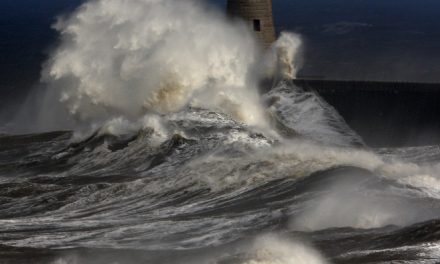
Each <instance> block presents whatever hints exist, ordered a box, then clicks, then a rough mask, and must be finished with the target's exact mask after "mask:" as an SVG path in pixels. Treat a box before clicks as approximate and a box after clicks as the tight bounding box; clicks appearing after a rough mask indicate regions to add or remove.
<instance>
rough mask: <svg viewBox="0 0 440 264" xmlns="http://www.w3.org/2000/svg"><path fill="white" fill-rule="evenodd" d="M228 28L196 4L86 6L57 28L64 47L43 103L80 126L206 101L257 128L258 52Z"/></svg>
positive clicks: (99, 1)
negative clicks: (62, 111) (255, 70)
mask: <svg viewBox="0 0 440 264" xmlns="http://www.w3.org/2000/svg"><path fill="white" fill-rule="evenodd" d="M231 23H232V22H229V21H227V19H226V18H225V17H223V16H222V15H220V14H218V13H216V12H214V11H213V10H208V8H206V7H205V6H203V4H202V3H201V2H199V1H191V0H185V1H177V0H160V1H159V0H130V1H125V0H94V1H89V2H87V3H86V4H84V5H83V6H81V7H80V8H79V9H78V10H77V11H76V12H75V13H74V14H72V15H70V16H69V17H67V18H63V19H59V21H58V22H57V24H56V25H55V28H56V30H58V31H59V32H60V34H61V43H60V45H59V47H58V48H57V49H56V50H55V52H54V53H53V54H52V56H51V58H50V59H49V60H48V62H47V63H46V65H45V68H44V72H43V77H42V80H43V82H44V83H46V84H47V86H48V87H49V89H48V93H47V95H46V97H48V98H49V101H53V102H59V103H60V106H61V107H65V108H66V109H67V110H68V113H69V115H70V116H71V117H73V119H75V121H77V122H79V123H81V122H90V121H91V120H92V121H96V120H98V121H99V120H106V119H108V118H111V117H114V116H125V117H128V118H138V117H141V116H142V115H144V114H145V113H147V112H156V113H161V114H164V113H168V112H173V111H177V110H179V109H181V108H182V107H184V106H186V105H188V104H191V103H199V104H200V102H203V106H210V107H213V108H221V109H222V110H223V111H225V112H227V113H228V114H231V115H232V116H233V117H235V118H237V119H240V120H242V121H244V122H248V123H250V124H257V123H259V122H261V120H262V116H263V115H262V111H261V109H260V108H259V107H258V104H259V102H258V95H257V92H256V89H255V83H256V82H254V81H253V79H254V78H252V76H251V75H252V67H253V65H254V64H255V63H256V60H257V58H258V54H259V53H260V50H259V48H258V45H257V44H256V41H255V39H254V37H253V35H252V33H251V32H249V30H248V29H247V28H246V26H245V25H244V24H239V23H238V24H237V22H234V23H235V24H231ZM207 94H209V95H210V96H207ZM197 99H198V100H197ZM238 105H240V107H238ZM231 106H232V108H233V109H230V107H231ZM46 107H47V105H46ZM50 107H53V105H51V106H50ZM238 108H239V109H238ZM62 118H63V117H62Z"/></svg>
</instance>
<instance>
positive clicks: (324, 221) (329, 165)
mask: <svg viewBox="0 0 440 264" xmlns="http://www.w3.org/2000/svg"><path fill="white" fill-rule="evenodd" d="M191 3H196V2H189V1H181V0H161V1H156V0H129V1H123V0H96V1H91V2H88V4H86V5H85V6H83V7H82V8H80V9H76V7H77V6H78V5H79V4H80V1H57V2H56V4H55V2H50V1H31V0H29V1H21V2H20V1H4V2H3V1H2V3H1V5H2V13H1V14H3V15H4V16H1V17H0V21H1V24H0V26H1V27H0V29H2V30H5V32H9V33H10V34H11V35H9V36H11V37H10V38H2V42H1V45H2V46H1V47H2V50H1V53H2V54H5V55H8V56H9V57H8V56H5V57H1V58H3V60H4V62H2V63H1V64H2V67H3V68H2V69H1V72H2V74H3V75H4V76H9V77H10V79H5V80H8V81H7V82H5V83H13V84H14V83H15V80H22V81H23V83H22V84H20V85H22V86H23V87H25V88H23V89H24V90H23V91H22V90H20V89H19V88H5V89H3V88H2V91H3V92H2V94H3V95H5V96H2V99H3V101H4V102H9V98H14V100H18V101H20V99H17V98H18V97H20V96H18V95H17V97H15V96H13V95H14V93H15V92H16V91H17V92H18V93H22V92H23V93H27V92H25V90H26V89H28V90H26V91H30V92H32V93H33V94H34V95H35V98H36V99H38V100H35V101H34V102H32V103H25V104H20V107H19V108H17V107H12V108H4V109H5V110H3V112H2V113H3V114H2V115H3V116H5V117H8V118H9V119H13V120H14V121H13V122H12V123H7V125H6V122H2V123H1V125H0V128H1V130H0V263H2V264H3V263H5V264H9V263H11V264H15V263H37V264H38V263H41V264H86V263H90V264H92V263H93V264H100V263H102V264H107V263H109V264H131V263H133V264H140V263H154V264H156V263H164V264H173V263H176V264H177V263H188V264H199V263H200V264H205V263H209V264H214V263H215V264H331V263H335V264H337V263H341V264H342V263H344V264H345V263H347V264H348V263H350V264H358V263H365V264H366V263H370V264H373V263H375V264H379V263H381V264H382V263H413V264H416V263H417V264H419V263H426V264H427V263H432V264H434V263H439V260H440V172H439V171H440V146H439V145H436V144H429V145H420V144H419V145H417V146H411V147H407V146H404V147H399V146H395V145H392V144H389V145H387V144H386V141H382V142H381V146H380V147H378V146H374V145H373V144H369V142H368V141H367V140H366V139H364V138H363V137H362V136H361V135H360V133H357V132H356V131H355V130H354V129H352V127H351V126H350V124H349V123H348V122H346V120H345V119H344V116H342V115H341V114H340V113H339V112H338V110H337V109H336V108H335V106H334V105H332V104H330V103H329V102H327V101H326V100H325V98H324V97H322V96H321V95H320V94H319V93H318V92H317V90H316V89H311V88H310V87H306V86H304V87H301V86H299V85H297V84H295V83H298V82H293V81H291V78H292V77H295V76H297V77H301V76H306V75H308V76H311V75H319V76H321V77H322V75H325V77H324V79H325V78H327V77H329V76H331V78H334V79H338V78H344V79H352V78H353V79H371V78H372V79H374V78H376V77H377V78H378V79H380V80H381V79H387V80H388V79H391V80H395V78H397V77H395V76H399V80H401V81H404V80H407V81H426V82H429V81H436V80H438V79H435V78H438V75H437V73H436V70H438V69H437V68H435V67H434V66H432V65H433V64H430V62H432V63H434V62H437V61H438V60H437V58H438V57H436V56H438V54H436V53H435V52H438V51H437V50H436V49H435V47H436V43H437V42H436V41H438V40H436V38H435V34H436V33H433V32H436V29H437V28H436V26H437V25H438V22H436V21H437V20H436V19H434V18H436V11H435V10H438V9H435V8H433V7H435V6H437V5H438V4H437V3H436V2H434V1H425V3H426V5H421V4H419V2H417V4H416V3H415V2H413V1H401V2H399V3H398V4H397V3H396V4H395V5H391V4H388V2H387V3H384V2H383V1H380V3H379V1H360V0H359V1H352V2H351V3H350V4H347V3H345V2H344V1H335V2H332V3H329V2H325V3H324V1H308V2H305V1H281V0H280V1H274V12H275V16H276V21H277V30H278V31H279V32H284V33H282V34H280V38H279V40H278V41H277V42H276V43H275V44H274V46H273V47H272V48H271V49H270V50H268V51H262V50H260V49H259V48H258V45H257V43H256V42H255V40H254V39H253V37H252V34H251V33H250V32H248V29H247V28H246V27H245V26H243V25H242V24H240V23H236V24H231V22H230V21H229V20H226V19H225V18H224V17H223V16H222V15H219V13H218V10H217V11H214V12H213V11H212V9H211V7H210V8H206V6H205V5H202V6H199V5H198V4H191ZM215 3H216V4H217V5H218V7H220V8H221V7H224V3H223V2H220V1H216V2H215ZM24 6H27V7H32V8H31V9H25V8H24ZM37 7H38V8H37ZM342 7H343V8H342ZM341 8H342V9H341ZM74 10H76V11H74ZM384 10H387V12H386V13H383V12H384ZM25 11H26V12H29V13H26V12H25ZM37 11H38V12H41V13H40V15H39V16H37V17H33V15H35V14H37V13H38V12H37ZM355 11H356V12H358V13H356V12H355ZM410 11H411V12H410ZM72 12H73V13H72ZM381 12H382V13H381ZM26 14H28V15H26ZM53 14H64V19H62V20H60V21H59V22H58V23H57V24H56V25H55V26H54V27H53V29H48V28H46V26H49V25H50V24H54V19H53V17H54V15H53ZM293 14H294V15H293ZM8 15H9V18H8V19H5V16H6V17H7V16H8ZM406 16H408V17H409V18H408V19H403V18H404V17H406ZM32 17H33V18H34V19H35V21H36V22H35V25H34V26H35V27H39V28H40V29H43V30H42V31H41V32H39V33H38V32H34V31H33V29H32V27H28V25H29V23H28V22H25V21H29V19H31V18H32ZM41 17H45V20H44V23H43V22H41V21H42V20H41ZM420 17H423V18H424V20H420V19H419V18H420ZM1 19H3V20H1ZM411 19H414V21H417V23H416V24H414V23H412V22H411V21H413V20H411ZM11 21H15V22H14V23H11ZM17 21H21V22H23V23H24V24H25V25H24V26H23V25H22V26H23V27H22V28H23V29H27V30H29V31H26V32H28V33H24V32H25V31H18V30H16V29H17V25H18V24H17ZM393 21H394V22H395V23H397V24H392V23H391V22H393ZM38 23H41V24H38ZM400 23H404V24H400ZM405 23H406V24H405ZM43 24H44V25H46V26H42V25H43ZM190 25H191V26H192V25H196V27H195V29H193V27H191V26H190ZM378 25H380V26H378ZM385 25H387V26H385ZM395 28H400V30H394V29H395ZM402 28H405V30H403V29H402ZM285 31H294V32H296V33H299V34H294V33H287V32H285ZM20 32H21V33H20ZM405 32H406V33H405ZM31 33H32V34H35V35H32V34H31ZM14 34H18V35H19V34H23V35H20V36H18V37H16V38H15V37H12V36H13V35H14ZM408 34H409V35H408ZM411 34H412V35H411ZM360 35H362V36H364V37H365V38H360V37H359V36H360ZM410 35H411V36H417V37H414V38H413V37H411V38H410V39H411V40H408V42H406V44H402V42H404V41H403V40H405V39H407V36H410ZM31 36H34V37H35V39H31V38H30V37H31ZM42 36H43V37H42ZM367 36H368V37H367ZM396 36H400V37H401V38H396ZM437 37H438V36H437ZM408 38H409V37H408ZM332 39H333V40H332ZM339 39H340V40H341V41H342V40H344V41H342V42H341V43H339V42H335V40H339ZM439 39H440V38H439ZM23 40H28V41H29V42H26V41H23ZM49 40H50V41H52V42H50V41H49ZM347 41H348V42H347ZM359 41H360V42H362V43H363V44H362V45H363V46H362V45H361V46H359V45H358V44H359ZM48 42H50V43H51V45H52V46H50V47H49V46H47V43H48ZM11 43H15V44H11ZM20 43H21V45H23V46H20V45H18V44H20ZM329 43H333V44H329ZM350 43H351V44H350ZM384 43H388V44H387V45H388V46H386V47H388V51H390V50H391V51H395V52H396V53H392V52H391V53H389V52H388V53H387V50H386V49H385V48H384V46H383V45H382V44H384ZM349 44H350V45H354V46H350V45H349ZM395 44H399V45H400V46H399V48H395ZM425 44H426V45H425ZM428 44H429V45H431V46H429V45H428ZM26 45H27V46H26ZM34 45H39V46H38V48H35V47H34ZM347 45H348V46H347ZM419 45H420V46H419ZM32 47H33V48H32ZM44 47H49V48H48V49H47V50H46V52H43V50H44V49H45V48H44ZM347 47H361V49H353V48H347ZM415 47H420V50H417V49H416V48H415ZM430 48H432V50H431V49H430ZM363 49H365V50H363ZM379 49H380V50H381V52H384V53H386V54H389V55H390V56H391V57H381V58H383V59H384V60H383V61H380V60H379V61H378V60H375V59H374V56H373V53H374V52H378V50H379ZM399 49H400V50H399ZM366 50H368V51H369V52H366ZM402 50H405V51H402ZM18 51H19V53H17V52H18ZM336 51H340V52H336ZM364 51H365V52H364ZM409 51H411V52H413V53H410V52H409ZM418 51H423V52H426V53H428V55H426V54H425V55H426V56H425V57H423V58H425V60H422V59H420V61H421V62H423V67H421V68H419V67H418V66H417V67H416V65H417V64H408V63H406V62H407V60H410V61H412V60H413V59H414V58H415V57H417V56H419V53H418ZM431 51H432V53H430V52H431ZM20 52H23V53H22V54H25V55H22V56H21V55H20V54H21V53H20ZM371 52H373V53H371ZM13 54H15V55H13ZM30 54H33V55H34V57H33V56H28V55H30ZM261 54H264V56H262V55H261ZM323 54H325V55H323ZM359 54H362V55H365V56H358V55H359ZM377 54H379V53H377ZM380 54H382V53H380ZM393 54H394V55H393ZM395 54H403V55H402V57H399V61H400V62H401V63H403V64H405V65H406V66H408V67H409V68H405V69H409V71H410V72H413V71H412V70H411V69H412V68H411V67H416V68H417V69H418V70H420V71H419V72H418V73H414V74H415V75H414V76H411V75H406V72H405V70H403V68H399V69H400V70H396V69H394V70H396V71H395V72H396V73H398V75H393V74H392V73H393V70H392V69H390V67H391V66H390V65H394V66H396V65H398V64H394V62H396V61H395V60H394V59H396V57H393V56H397V55H395ZM354 58H356V59H359V60H353V59H354ZM387 58H388V59H387ZM390 58H391V59H390ZM392 58H394V59H392ZM420 58H422V57H420ZM366 59H368V60H370V59H371V61H372V62H374V63H375V64H374V65H373V66H371V64H365V63H364V62H365V60H366ZM400 59H401V60H400ZM14 60H17V64H14V65H15V66H14V67H12V66H11V67H10V66H8V65H11V64H7V63H5V61H7V62H8V63H9V62H11V61H14ZM391 62H392V63H391ZM347 63H348V64H347ZM355 64H356V65H358V68H357V67H354V66H353V65H355ZM20 65H22V66H23V65H24V66H23V67H24V68H26V69H28V70H29V71H30V72H31V73H29V72H27V71H26V70H21V69H22V68H20V67H21V66H20ZM344 65H345V66H344ZM359 65H363V66H359ZM365 65H368V67H367V66H365ZM378 65H379V66H380V67H376V66H378ZM430 65H431V66H430ZM266 66H267V68H265V67H266ZM394 66H393V67H394ZM326 67H327V68H326ZM362 67H367V68H368V69H374V71H373V73H372V75H369V72H368V71H366V70H365V69H367V68H362ZM381 67H382V68H381ZM396 67H397V66H396ZM24 68H23V69H24ZM37 68H38V70H36V69H37ZM318 69H319V70H318ZM336 69H339V70H336ZM346 69H350V70H352V71H347V70H346ZM385 69H386V70H387V71H388V70H389V72H385V73H384V70H385ZM333 70H334V72H332V71H333ZM421 71H423V72H424V73H426V74H427V75H420V74H419V73H420V72H421ZM21 74H23V76H25V77H26V78H25V77H23V78H22V75H21ZM32 76H33V77H32ZM391 76H394V77H391ZM402 76H403V77H402ZM405 76H406V77H405ZM426 76H429V77H426ZM321 77H320V78H321ZM431 77H432V79H430V78H431ZM402 78H403V79H402ZM404 78H408V79H404ZM34 79H40V80H41V82H40V83H38V82H36V83H35V82H34ZM269 80H270V81H269ZM33 83H35V84H36V85H37V86H38V87H37V88H36V87H31V86H32V85H30V86H29V84H33ZM20 85H18V84H17V86H16V87H19V86H20ZM6 86H7V85H6ZM262 86H263V87H262ZM8 87H10V86H8ZM12 87H13V86H12ZM15 89H18V90H15ZM353 96H354V97H356V96H355V95H353ZM375 96H376V95H375ZM379 96H380V95H379ZM405 96H406V95H405ZM405 96H404V97H402V98H407V97H405ZM344 98H345V99H346V100H348V98H349V97H348V96H347V97H344ZM344 98H337V96H334V95H333V99H334V100H335V101H337V100H339V101H343V100H344ZM372 98H373V99H374V98H375V97H372ZM407 99H408V100H410V98H407ZM11 100H12V99H11ZM333 102H334V101H333ZM346 103H347V102H346ZM353 103H355V104H358V105H359V107H361V106H363V105H368V104H363V103H360V102H353ZM383 104H384V105H385V104H386V102H383ZM420 107H422V106H420ZM17 109H20V111H18V110H17ZM406 110H407V109H405V111H406ZM348 112H349V110H348ZM11 113H13V114H14V115H13V116H14V117H16V115H15V114H17V113H21V115H17V116H18V117H17V118H16V119H14V118H11V115H12V114H11ZM398 115H399V113H395V116H398ZM353 117H356V113H353ZM0 119H1V118H0ZM354 119H356V118H354ZM390 120H391V119H390ZM429 120H431V119H429ZM351 121H353V120H351ZM354 121H357V122H361V123H362V122H363V119H362V118H360V117H358V118H357V119H356V120H354ZM391 121H392V120H391ZM391 121H390V122H391ZM364 122H365V121H364ZM31 124H32V125H35V126H36V125H38V129H35V131H32V129H29V130H28V132H27V133H18V132H14V130H10V128H11V127H12V125H22V126H23V125H29V126H31ZM363 125H364V126H367V127H368V124H365V123H364V124H363ZM371 126H372V127H374V124H372V125H371ZM36 131H39V132H36ZM371 133H374V132H371ZM402 133H403V132H402Z"/></svg>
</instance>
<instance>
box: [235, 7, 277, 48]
mask: <svg viewBox="0 0 440 264" xmlns="http://www.w3.org/2000/svg"><path fill="white" fill-rule="evenodd" d="M227 8H228V14H229V15H231V16H235V17H241V18H242V19H244V20H245V21H246V22H247V23H248V24H249V26H250V28H251V29H252V30H253V31H254V32H255V35H256V36H257V37H258V38H259V39H260V41H261V44H262V46H263V47H265V48H268V47H269V46H270V45H271V44H272V43H273V42H274V41H275V39H276V37H275V27H274V23H273V16H272V0H228V6H227Z"/></svg>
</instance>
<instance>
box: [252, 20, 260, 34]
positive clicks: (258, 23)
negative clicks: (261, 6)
mask: <svg viewBox="0 0 440 264" xmlns="http://www.w3.org/2000/svg"><path fill="white" fill-rule="evenodd" d="M254 30H255V31H261V21H260V20H259V19H254Z"/></svg>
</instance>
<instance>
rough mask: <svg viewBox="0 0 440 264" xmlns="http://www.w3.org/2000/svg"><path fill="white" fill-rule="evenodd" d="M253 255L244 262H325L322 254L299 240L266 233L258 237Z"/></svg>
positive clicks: (300, 263) (307, 263)
mask: <svg viewBox="0 0 440 264" xmlns="http://www.w3.org/2000/svg"><path fill="white" fill-rule="evenodd" d="M252 255H253V256H252V257H251V259H250V260H247V261H245V262H244V263H243V264H325V263H327V261H326V260H325V259H324V258H323V257H322V256H321V254H320V253H319V252H318V251H316V250H315V249H313V248H312V247H309V246H307V245H305V244H304V243H301V242H298V241H292V240H288V239H284V238H282V237H279V236H276V235H264V236H261V237H259V238H257V239H256V241H255V244H254V247H253V254H252Z"/></svg>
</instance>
